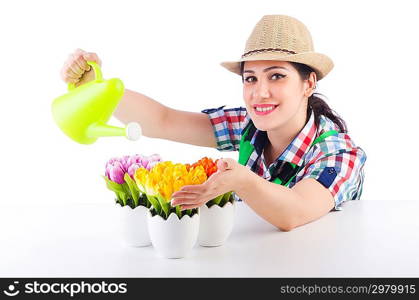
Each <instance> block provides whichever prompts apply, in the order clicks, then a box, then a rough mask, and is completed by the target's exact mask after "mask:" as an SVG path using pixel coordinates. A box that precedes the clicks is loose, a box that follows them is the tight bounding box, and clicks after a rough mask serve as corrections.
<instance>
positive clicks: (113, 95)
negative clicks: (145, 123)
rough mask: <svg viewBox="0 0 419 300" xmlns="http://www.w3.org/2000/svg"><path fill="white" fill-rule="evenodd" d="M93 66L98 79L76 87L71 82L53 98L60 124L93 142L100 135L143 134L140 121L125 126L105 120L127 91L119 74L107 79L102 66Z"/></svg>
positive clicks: (81, 140)
mask: <svg viewBox="0 0 419 300" xmlns="http://www.w3.org/2000/svg"><path fill="white" fill-rule="evenodd" d="M87 63H88V64H89V65H91V66H92V68H93V70H94V72H95V75H96V78H95V80H93V81H91V82H88V83H86V84H83V85H81V86H78V87H75V86H74V84H69V85H68V93H67V94H64V95H62V96H60V97H58V98H56V99H55V100H54V102H53V103H52V115H53V117H54V120H55V122H56V123H57V125H58V127H59V128H60V129H61V130H62V131H63V132H64V133H65V134H66V135H67V136H68V137H70V138H71V139H73V140H74V141H76V142H78V143H80V144H92V143H94V142H95V141H96V140H97V139H98V138H99V137H108V136H125V137H126V138H128V139H129V140H133V141H134V140H137V139H139V138H140V136H141V127H140V125H139V124H138V123H129V124H127V126H126V127H125V128H122V127H116V126H111V125H108V124H106V123H107V122H108V121H109V119H110V117H111V116H112V113H113V112H114V110H115V109H116V106H117V105H118V103H119V101H120V100H121V98H122V96H123V94H124V84H123V83H122V81H121V80H119V79H118V78H112V79H109V80H104V79H103V78H102V72H101V70H100V67H99V66H98V65H97V64H96V63H95V62H87Z"/></svg>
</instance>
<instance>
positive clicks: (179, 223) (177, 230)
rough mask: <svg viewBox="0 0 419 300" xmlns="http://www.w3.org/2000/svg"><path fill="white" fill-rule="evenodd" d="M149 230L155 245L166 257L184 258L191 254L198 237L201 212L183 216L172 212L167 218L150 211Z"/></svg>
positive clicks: (160, 253) (159, 252)
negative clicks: (153, 214)
mask: <svg viewBox="0 0 419 300" xmlns="http://www.w3.org/2000/svg"><path fill="white" fill-rule="evenodd" d="M147 219H148V231H149V233H150V239H151V242H152V244H153V247H154V248H155V249H156V251H157V253H158V254H159V256H162V257H164V258H182V257H185V256H187V255H188V254H189V252H190V251H191V250H192V248H193V247H194V245H195V244H196V241H197V239H198V232H199V214H198V213H196V214H194V215H193V216H192V217H189V216H188V215H185V216H183V217H182V218H181V219H180V220H179V218H178V216H177V215H176V214H175V213H171V214H170V215H169V218H168V219H167V220H165V219H163V218H162V217H161V216H159V215H155V216H152V214H151V212H149V213H148V218H147Z"/></svg>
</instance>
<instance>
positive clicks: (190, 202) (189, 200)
mask: <svg viewBox="0 0 419 300" xmlns="http://www.w3.org/2000/svg"><path fill="white" fill-rule="evenodd" d="M193 204H198V203H197V200H196V197H194V198H184V197H182V198H173V199H172V201H170V205H172V206H173V207H175V206H177V205H182V207H183V206H184V205H193Z"/></svg>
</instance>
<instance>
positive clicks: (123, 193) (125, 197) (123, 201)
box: [118, 192, 127, 206]
mask: <svg viewBox="0 0 419 300" xmlns="http://www.w3.org/2000/svg"><path fill="white" fill-rule="evenodd" d="M118 195H119V198H120V199H121V200H122V203H123V204H124V205H123V206H125V205H127V194H126V193H125V192H119V193H118Z"/></svg>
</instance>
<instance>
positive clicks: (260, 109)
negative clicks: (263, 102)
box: [256, 106, 275, 112]
mask: <svg viewBox="0 0 419 300" xmlns="http://www.w3.org/2000/svg"><path fill="white" fill-rule="evenodd" d="M274 108H275V106H271V107H264V108H262V107H256V111H262V112H263V111H270V110H273V109H274Z"/></svg>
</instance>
